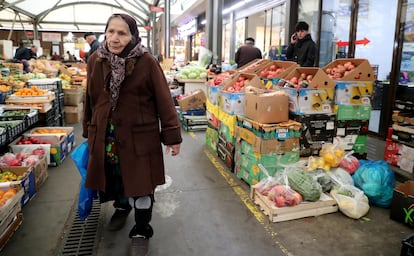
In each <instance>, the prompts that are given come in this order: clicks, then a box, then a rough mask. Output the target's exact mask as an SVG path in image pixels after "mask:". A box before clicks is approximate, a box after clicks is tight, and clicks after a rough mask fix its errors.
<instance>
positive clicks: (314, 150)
mask: <svg viewBox="0 0 414 256" xmlns="http://www.w3.org/2000/svg"><path fill="white" fill-rule="evenodd" d="M290 116H291V119H293V120H295V121H297V122H299V123H301V124H302V129H301V137H300V155H301V156H310V155H319V151H320V150H321V149H322V145H323V144H324V143H326V142H333V139H334V137H335V134H336V123H335V120H336V115H335V114H307V115H296V114H291V115H290Z"/></svg>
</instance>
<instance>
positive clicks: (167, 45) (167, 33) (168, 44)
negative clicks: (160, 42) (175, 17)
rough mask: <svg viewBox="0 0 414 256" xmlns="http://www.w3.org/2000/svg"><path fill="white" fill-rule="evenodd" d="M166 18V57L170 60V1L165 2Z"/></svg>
mask: <svg viewBox="0 0 414 256" xmlns="http://www.w3.org/2000/svg"><path fill="white" fill-rule="evenodd" d="M164 16H165V20H164V28H165V30H164V38H165V39H164V40H165V42H164V57H165V58H170V29H171V25H170V23H171V22H170V0H165V7H164Z"/></svg>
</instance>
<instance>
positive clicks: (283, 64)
mask: <svg viewBox="0 0 414 256" xmlns="http://www.w3.org/2000/svg"><path fill="white" fill-rule="evenodd" d="M272 65H274V66H275V68H276V69H277V68H283V69H284V70H285V71H283V72H281V73H279V74H277V75H276V76H274V77H272V78H268V77H265V76H263V75H264V73H263V72H262V71H266V70H269V68H270V67H271V66H272ZM297 67H299V65H298V64H297V63H296V62H293V61H270V62H269V63H267V64H266V65H263V66H262V67H260V68H259V69H258V70H257V71H256V72H255V74H256V75H258V76H259V77H260V80H261V81H262V83H263V84H264V85H265V87H266V88H267V89H269V88H272V87H273V86H274V85H277V84H278V82H279V80H280V79H281V78H284V77H285V76H287V75H288V74H289V73H290V72H291V71H292V70H293V69H295V68H297Z"/></svg>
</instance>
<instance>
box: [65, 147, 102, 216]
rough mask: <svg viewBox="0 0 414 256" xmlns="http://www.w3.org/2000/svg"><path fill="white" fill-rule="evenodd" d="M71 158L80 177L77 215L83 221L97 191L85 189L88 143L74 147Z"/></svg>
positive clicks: (88, 212)
mask: <svg viewBox="0 0 414 256" xmlns="http://www.w3.org/2000/svg"><path fill="white" fill-rule="evenodd" d="M71 158H72V160H73V162H74V163H75V165H76V167H77V168H78V171H79V173H80V175H81V178H82V179H81V183H80V190H79V198H78V215H79V218H80V220H82V221H84V220H86V218H87V217H88V216H89V214H90V213H91V209H92V203H93V199H96V198H97V191H96V190H93V189H88V188H86V187H85V180H86V168H87V166H88V159H89V150H88V141H87V140H85V141H84V142H82V143H81V144H80V145H79V146H78V147H76V148H75V149H74V150H73V152H72V154H71Z"/></svg>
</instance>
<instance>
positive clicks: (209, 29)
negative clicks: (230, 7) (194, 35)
mask: <svg viewBox="0 0 414 256" xmlns="http://www.w3.org/2000/svg"><path fill="white" fill-rule="evenodd" d="M206 9H207V12H206V20H207V23H206V34H207V35H206V48H207V49H209V50H211V51H212V52H213V63H214V64H221V57H222V56H221V55H222V48H223V47H222V46H223V14H222V12H223V0H208V2H207V8H206Z"/></svg>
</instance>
